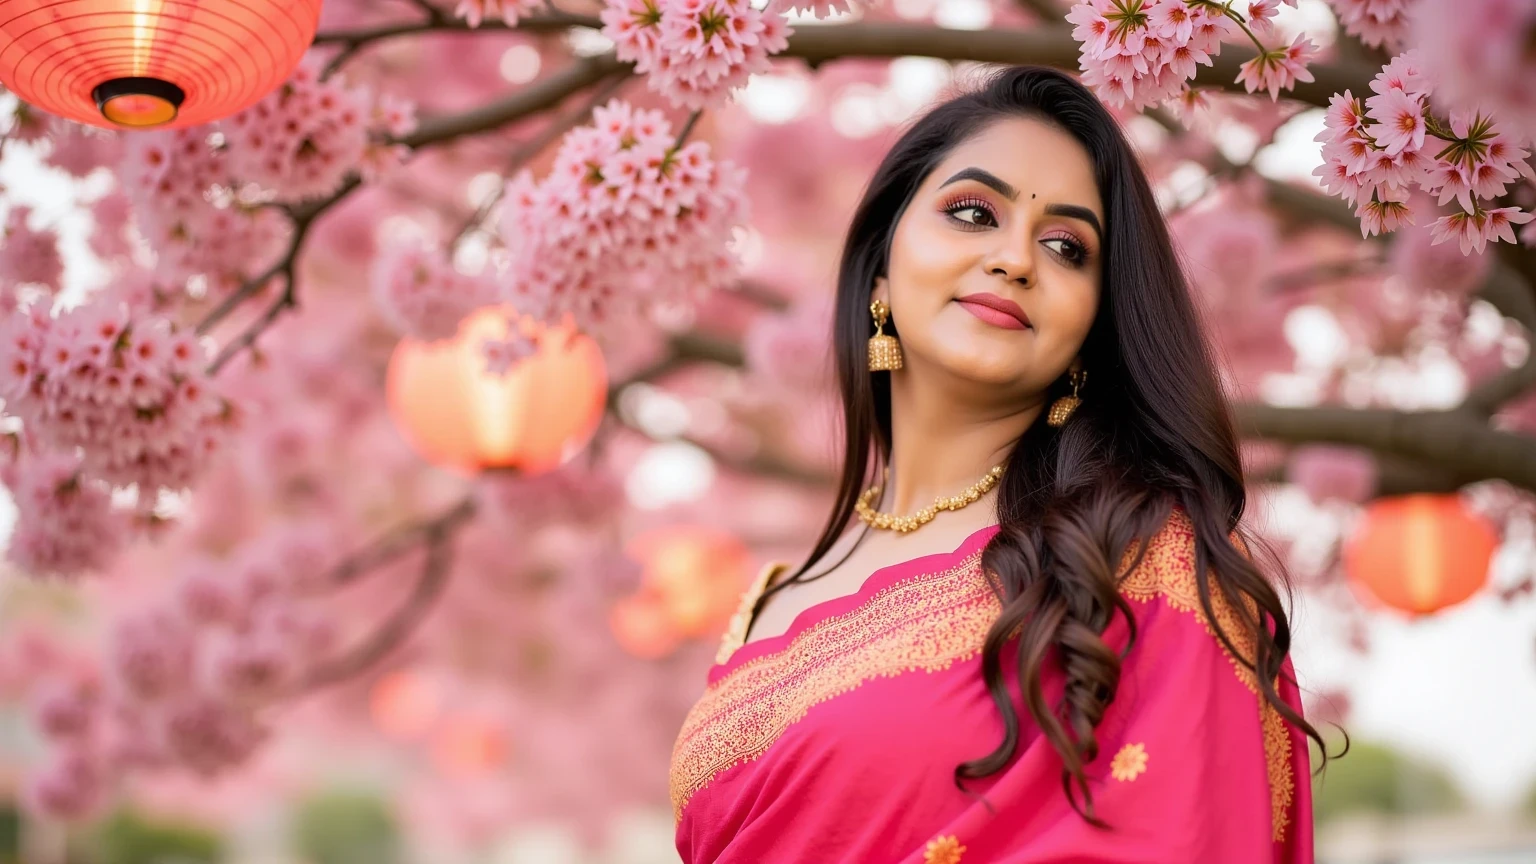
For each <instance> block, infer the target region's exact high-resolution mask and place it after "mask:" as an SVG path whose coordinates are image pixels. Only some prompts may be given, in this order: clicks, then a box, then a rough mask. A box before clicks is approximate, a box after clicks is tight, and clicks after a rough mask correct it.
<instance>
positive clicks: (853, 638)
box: [671, 551, 1001, 818]
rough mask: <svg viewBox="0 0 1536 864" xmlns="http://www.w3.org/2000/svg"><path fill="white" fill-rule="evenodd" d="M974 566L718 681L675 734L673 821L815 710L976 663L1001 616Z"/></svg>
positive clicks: (861, 610)
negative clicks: (874, 683)
mask: <svg viewBox="0 0 1536 864" xmlns="http://www.w3.org/2000/svg"><path fill="white" fill-rule="evenodd" d="M980 563H981V552H979V551H978V552H974V553H972V554H970V555H968V556H966V557H965V558H964V559H962V560H961V562H960V563H959V564H957V565H955V566H953V567H951V568H949V569H948V570H942V571H939V572H936V573H925V574H922V575H919V576H914V577H912V578H909V579H903V580H901V581H900V582H897V583H896V584H894V585H889V586H886V587H885V588H883V589H881V590H880V591H879V592H877V593H876V594H875V595H874V596H873V597H871V598H870V599H869V600H868V601H866V602H865V603H863V604H862V605H860V606H859V607H858V608H856V609H853V610H851V611H849V612H847V613H845V614H842V615H838V616H835V617H832V618H828V619H826V620H823V621H819V622H817V623H816V624H814V625H812V626H811V627H808V628H806V629H805V630H803V631H801V632H800V633H798V634H796V635H795V637H794V638H793V639H792V640H791V641H790V643H789V645H788V646H787V647H785V648H784V649H783V650H781V651H778V652H775V653H773V654H768V655H765V656H763V657H758V658H755V659H753V660H750V661H748V662H746V663H744V664H742V665H741V666H740V667H738V668H736V669H733V670H731V672H730V674H728V675H726V676H724V677H722V678H720V679H719V680H718V681H716V682H715V684H714V686H712V687H710V688H708V689H707V690H706V691H705V693H704V696H703V697H702V698H701V699H700V700H699V702H698V704H696V705H694V707H693V710H691V711H690V712H689V713H688V717H687V718H686V719H685V720H684V721H683V728H682V730H681V731H680V732H679V733H678V738H677V746H676V747H675V749H674V751H673V755H672V771H671V791H672V808H673V816H674V817H675V818H681V816H682V811H683V808H684V806H686V805H687V803H688V799H690V798H691V797H693V794H694V793H695V792H697V791H698V790H699V789H701V788H703V787H704V785H705V784H707V783H708V782H709V781H710V780H711V779H712V778H713V777H714V776H715V775H716V774H718V773H720V772H721V771H724V770H726V769H727V768H730V767H732V766H735V765H740V764H742V763H744V762H751V761H753V760H755V759H757V758H758V757H759V756H761V755H762V754H763V752H764V751H766V750H767V749H768V748H769V746H771V745H772V744H773V743H774V742H775V741H776V740H778V738H779V736H780V735H782V734H783V732H784V730H785V729H787V728H788V727H789V726H790V725H791V724H793V723H795V722H796V721H798V720H800V719H801V718H802V717H804V716H805V714H806V712H807V711H809V710H810V709H811V708H812V707H814V706H815V705H818V704H820V703H822V702H825V701H827V700H828V699H831V698H833V697H834V696H838V695H840V694H842V693H846V692H848V691H849V690H853V689H854V688H856V687H858V686H859V685H861V684H863V683H864V682H866V681H869V680H871V679H874V678H883V677H892V676H895V675H900V674H902V673H904V672H912V671H917V670H923V671H925V672H932V671H936V670H939V669H945V668H948V667H949V666H951V665H953V664H954V663H955V662H957V661H959V660H963V659H966V658H968V657H972V656H975V655H976V654H978V653H980V651H981V646H982V642H983V640H984V639H985V638H986V634H987V630H988V629H990V628H991V626H992V622H993V621H995V620H996V619H997V615H998V612H999V611H1001V609H1000V607H999V605H998V602H997V598H996V597H995V596H994V595H993V594H992V592H991V590H990V588H989V587H988V586H987V583H986V581H985V580H984V579H983V578H982V577H981V567H980ZM764 581H765V580H763V579H761V578H760V579H759V582H764ZM754 587H756V586H754Z"/></svg>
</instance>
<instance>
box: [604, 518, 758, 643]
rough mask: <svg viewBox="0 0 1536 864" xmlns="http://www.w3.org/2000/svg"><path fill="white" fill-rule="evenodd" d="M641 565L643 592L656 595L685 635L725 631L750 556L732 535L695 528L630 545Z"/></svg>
mask: <svg viewBox="0 0 1536 864" xmlns="http://www.w3.org/2000/svg"><path fill="white" fill-rule="evenodd" d="M628 552H629V554H630V556H631V557H633V558H635V559H636V560H638V561H640V562H641V563H642V565H643V566H644V570H643V572H642V577H641V578H642V586H641V591H642V592H643V593H645V594H649V595H652V596H654V597H655V598H656V599H657V601H658V602H659V603H660V604H661V607H662V609H664V610H665V612H666V614H667V617H668V618H669V619H670V620H671V623H672V626H673V628H675V629H676V630H677V631H678V632H679V633H680V634H682V635H683V636H690V637H698V636H709V635H714V634H715V633H718V632H720V631H722V630H724V629H725V625H726V623H727V622H729V621H730V618H731V615H733V614H734V613H735V612H736V607H737V605H738V604H739V602H740V599H741V592H742V588H743V586H744V585H745V584H746V581H747V577H748V576H749V575H750V574H749V573H748V568H749V566H750V565H751V552H750V551H749V550H748V549H747V547H746V544H744V543H742V542H741V540H740V539H739V538H738V537H736V536H735V535H734V534H731V533H729V532H727V531H722V530H720V529H717V528H706V527H703V526H698V525H676V526H670V527H667V528H661V529H657V530H653V531H649V532H647V533H645V534H642V535H640V536H639V537H636V538H635V539H634V540H632V541H631V542H630V543H629V548H628Z"/></svg>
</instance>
